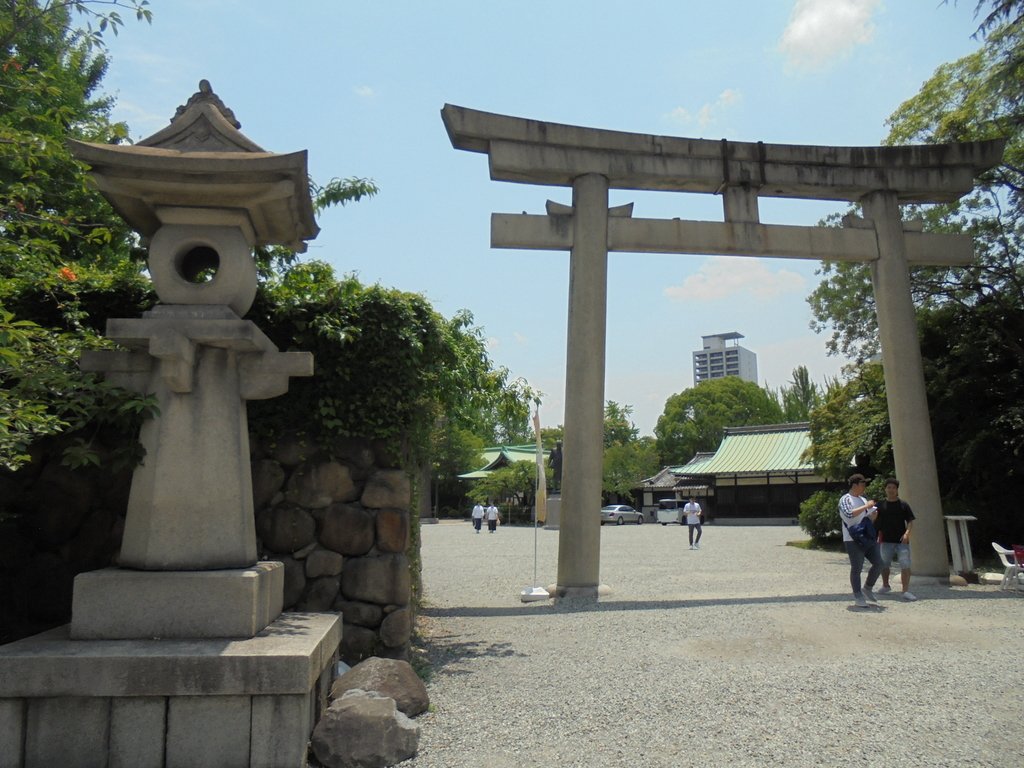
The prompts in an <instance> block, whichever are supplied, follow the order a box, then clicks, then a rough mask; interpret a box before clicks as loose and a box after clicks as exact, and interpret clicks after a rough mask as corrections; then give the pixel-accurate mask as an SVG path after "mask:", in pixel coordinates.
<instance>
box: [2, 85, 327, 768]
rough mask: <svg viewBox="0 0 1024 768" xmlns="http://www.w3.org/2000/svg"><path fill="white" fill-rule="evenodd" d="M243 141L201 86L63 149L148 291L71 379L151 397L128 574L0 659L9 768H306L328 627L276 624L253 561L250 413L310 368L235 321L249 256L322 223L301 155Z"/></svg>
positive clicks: (274, 603) (266, 567) (270, 568)
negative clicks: (137, 250) (118, 228)
mask: <svg viewBox="0 0 1024 768" xmlns="http://www.w3.org/2000/svg"><path fill="white" fill-rule="evenodd" d="M239 129H240V125H239V123H238V122H237V120H235V117H234V115H233V114H232V112H231V110H229V109H228V108H227V107H225V106H224V104H223V103H222V102H221V100H220V99H219V98H218V97H217V96H216V95H215V94H214V93H213V91H212V90H211V88H210V85H209V83H207V82H206V81H203V82H201V83H200V86H199V91H198V92H197V93H196V94H195V95H193V96H192V98H190V99H189V101H188V103H187V104H185V105H184V106H182V107H179V108H178V111H177V113H176V114H175V116H174V118H173V119H172V120H171V123H170V125H168V126H167V127H166V128H164V129H163V130H161V131H159V132H157V133H156V134H154V135H152V136H150V137H149V138H147V139H145V140H143V141H140V142H139V143H138V144H135V145H134V146H111V145H101V144H88V143H83V142H77V141H72V142H70V148H71V151H72V153H73V154H74V155H75V156H76V157H77V158H78V159H80V160H82V161H83V162H85V163H87V164H88V165H89V166H90V168H91V173H92V178H93V180H94V181H95V183H96V185H97V186H98V187H99V189H100V191H101V192H102V194H103V195H104V196H105V197H106V198H107V199H108V200H109V201H110V203H111V204H112V205H113V207H114V209H115V210H116V211H117V212H118V213H119V214H120V215H121V216H122V217H123V218H124V219H125V220H126V221H127V222H128V223H129V224H130V225H131V226H132V227H133V228H134V229H135V230H136V231H137V232H138V233H139V234H140V235H141V236H142V237H143V238H144V240H146V241H148V246H149V256H148V264H149V272H150V275H151V277H152V280H153V287H154V289H155V290H156V293H157V296H158V297H159V303H158V304H157V305H156V306H155V307H154V308H153V309H152V310H150V311H149V312H145V313H144V314H143V316H142V317H141V318H130V319H129V318H118V319H111V320H109V321H108V324H107V336H109V337H110V338H111V339H113V340H115V341H117V342H118V344H119V345H120V346H121V347H122V349H121V350H117V351H114V350H109V351H107V350H105V351H96V352H90V353H87V354H86V355H85V356H84V357H83V359H82V367H83V368H84V369H86V370H92V371H98V372H102V373H104V374H105V376H106V377H107V379H108V380H110V381H112V382H114V383H117V384H120V385H122V386H124V387H127V388H130V389H133V390H135V391H138V392H144V393H150V394H152V395H154V396H155V398H156V400H157V404H158V407H159V413H158V415H157V416H156V417H154V418H153V419H151V420H149V421H147V422H146V424H145V425H144V426H143V429H142V433H141V436H140V440H141V442H142V444H143V447H144V448H145V451H146V455H145V458H144V461H143V463H142V464H141V465H140V466H139V467H137V468H136V470H135V473H134V475H133V478H132V487H131V493H130V497H129V502H128V512H127V517H126V520H125V530H124V539H123V544H122V549H121V554H120V557H119V561H118V565H119V567H116V568H107V569H104V570H100V571H93V572H89V573H83V574H80V575H79V576H77V577H76V579H75V586H74V597H73V601H72V620H71V624H70V626H69V627H61V628H58V629H56V630H51V631H50V632H47V633H43V634H42V635H38V636H36V637H32V638H27V639H26V640H23V641H19V642H17V643H12V644H10V645H8V646H5V648H4V649H2V650H0V743H5V744H7V743H13V742H9V741H7V737H8V736H11V737H12V738H14V736H15V735H18V743H20V744H21V745H22V752H21V755H20V756H19V755H18V754H14V755H13V760H14V763H13V764H15V765H21V764H25V765H44V764H45V765H51V764H52V765H70V764H75V765H140V766H141V765H151V764H152V765H166V766H206V765H209V766H228V765H231V766H234V765H238V766H256V765H265V766H271V765H300V764H302V762H303V759H304V754H305V749H306V741H307V739H308V736H309V733H310V732H311V731H312V727H313V724H314V723H315V720H316V717H317V714H318V711H319V709H320V708H321V707H322V706H324V705H325V702H326V692H327V686H328V685H329V683H330V679H331V669H332V667H333V661H334V659H336V658H337V648H338V644H339V642H340V638H341V630H340V621H339V617H338V616H337V615H335V614H326V615H324V614H315V615H314V614H286V615H283V616H282V615H281V608H282V601H283V588H284V566H283V565H282V564H281V563H279V562H258V561H257V547H256V533H255V521H254V514H253V499H252V476H251V469H250V456H249V437H248V424H247V419H246V401H248V400H256V399H264V398H270V397H275V396H277V395H280V394H283V393H284V392H286V391H287V390H288V382H289V378H290V377H292V376H310V375H312V373H313V358H312V355H310V354H309V353H308V352H280V351H279V350H278V349H277V347H276V346H275V345H274V344H273V343H272V342H271V341H270V339H269V338H268V337H267V336H266V335H265V334H264V333H263V332H262V331H260V329H259V328H257V327H256V325H255V324H254V323H253V322H252V321H249V320H244V319H243V316H244V315H245V313H246V312H247V311H248V309H249V307H250V306H251V304H252V301H253V298H254V297H255V295H256V265H255V262H254V260H253V257H252V251H253V248H254V247H257V246H265V245H284V246H287V247H289V248H291V249H293V250H296V251H304V250H305V249H306V245H305V241H307V240H310V239H312V238H314V237H316V235H317V232H318V227H317V225H316V223H315V221H314V218H313V206H312V201H311V200H310V196H309V180H308V177H307V173H306V153H305V151H302V152H294V153H291V154H283V155H282V154H274V153H271V152H266V151H265V150H263V149H261V148H260V147H259V146H257V145H256V144H254V143H253V142H252V141H251V140H250V139H248V138H247V137H246V136H245V135H243V134H242V133H241V131H240V130H239ZM72 755H74V757H75V760H73V761H72V760H70V759H69V758H70V757H71V756H72ZM19 760H20V762H19ZM0 762H3V761H2V760H0Z"/></svg>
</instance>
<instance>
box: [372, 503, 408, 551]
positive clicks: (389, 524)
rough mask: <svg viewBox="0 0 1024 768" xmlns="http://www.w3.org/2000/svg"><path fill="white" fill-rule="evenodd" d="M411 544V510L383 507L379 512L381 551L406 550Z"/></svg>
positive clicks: (378, 524) (378, 545) (378, 539)
mask: <svg viewBox="0 0 1024 768" xmlns="http://www.w3.org/2000/svg"><path fill="white" fill-rule="evenodd" d="M407 546H409V512H408V510H405V509H382V510H380V511H378V512H377V549H379V550H380V551H381V552H405V548H406V547H407Z"/></svg>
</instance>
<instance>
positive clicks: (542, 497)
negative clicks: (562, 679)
mask: <svg viewBox="0 0 1024 768" xmlns="http://www.w3.org/2000/svg"><path fill="white" fill-rule="evenodd" d="M534 402H535V403H536V406H537V407H536V410H534V412H533V434H534V437H535V438H536V441H537V492H536V493H535V494H534V505H533V586H532V587H527V588H526V589H524V590H523V591H522V592H520V593H519V599H520V600H522V601H523V602H524V603H532V602H536V601H538V600H547V599H548V598H550V597H551V595H549V594H548V591H547V590H546V589H544V588H543V587H539V586H537V520H538V518H539V519H541V520H546V519H547V500H548V481H547V474H546V473H545V472H544V446H543V444H542V442H541V437H540V401H534Z"/></svg>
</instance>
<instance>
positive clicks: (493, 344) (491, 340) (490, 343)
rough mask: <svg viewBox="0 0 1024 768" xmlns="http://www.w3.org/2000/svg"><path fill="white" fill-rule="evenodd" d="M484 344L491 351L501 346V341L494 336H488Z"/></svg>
mask: <svg viewBox="0 0 1024 768" xmlns="http://www.w3.org/2000/svg"><path fill="white" fill-rule="evenodd" d="M484 346H486V347H487V351H488V352H493V351H494V350H496V349H499V348H500V347H501V341H500V340H499V339H497V338H496V337H494V336H488V337H487V340H486V341H484Z"/></svg>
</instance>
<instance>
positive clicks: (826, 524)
mask: <svg viewBox="0 0 1024 768" xmlns="http://www.w3.org/2000/svg"><path fill="white" fill-rule="evenodd" d="M842 495H843V493H842V492H841V491H818V492H817V493H815V494H814V495H812V496H811V497H810V498H808V499H807V501H804V502H802V503H801V504H800V527H801V528H803V529H804V530H805V531H807V533H808V534H809V535H810V537H811V538H812V539H814V540H815V541H826V540H828V539H837V538H839V535H840V530H839V526H840V523H839V499H840V498H841V497H842Z"/></svg>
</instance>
